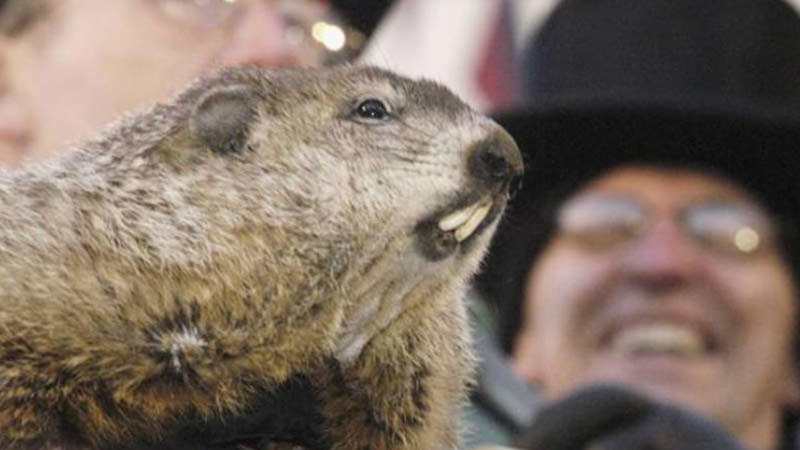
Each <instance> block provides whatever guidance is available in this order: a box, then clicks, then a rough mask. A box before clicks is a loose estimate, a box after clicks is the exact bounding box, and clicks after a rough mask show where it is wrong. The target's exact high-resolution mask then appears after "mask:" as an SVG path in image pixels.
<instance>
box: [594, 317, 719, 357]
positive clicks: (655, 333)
mask: <svg viewBox="0 0 800 450" xmlns="http://www.w3.org/2000/svg"><path fill="white" fill-rule="evenodd" d="M708 344H709V343H708V342H707V341H706V340H705V339H704V338H703V336H701V334H700V333H699V332H698V331H697V330H695V329H691V328H689V327H687V326H684V325H678V324H673V323H648V324H637V325H634V326H630V327H625V328H624V329H622V330H621V331H620V332H618V333H616V334H615V335H614V336H613V338H612V340H611V343H610V348H611V351H612V352H613V353H614V354H619V355H643V354H673V355H676V356H677V355H681V356H687V357H692V356H701V355H703V354H704V353H707V352H708V350H709V345H708Z"/></svg>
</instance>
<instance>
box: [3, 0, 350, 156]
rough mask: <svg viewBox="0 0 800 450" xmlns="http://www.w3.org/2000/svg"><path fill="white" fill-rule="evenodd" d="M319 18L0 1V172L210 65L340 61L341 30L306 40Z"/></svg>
mask: <svg viewBox="0 0 800 450" xmlns="http://www.w3.org/2000/svg"><path fill="white" fill-rule="evenodd" d="M331 16H332V12H331V5H330V4H329V2H328V1H323V0H113V1H108V0H5V1H0V165H10V166H14V165H17V164H19V163H20V162H21V161H23V160H33V159H39V158H41V157H42V156H45V155H47V154H49V153H52V152H54V151H57V150H59V149H60V148H62V147H64V146H65V145H66V144H68V143H69V142H70V141H74V140H76V139H79V138H82V137H85V136H87V135H89V134H91V133H92V132H94V131H96V130H97V129H98V128H99V127H101V126H102V125H104V124H105V123H107V122H109V121H111V120H112V119H114V118H115V117H117V116H118V115H120V114H122V113H124V112H126V111H130V110H132V109H136V108H140V107H142V106H144V105H147V104H149V103H152V102H155V101H158V100H161V99H163V98H165V97H166V96H168V95H170V94H171V93H172V92H174V91H176V90H177V89H178V88H180V87H181V86H182V85H184V84H186V83H188V82H189V81H190V80H192V79H194V78H195V77H197V76H199V75H201V74H202V73H204V72H207V71H209V70H212V69H215V68H218V67H221V66H229V65H239V64H257V65H261V66H264V67H286V66H319V65H322V64H323V63H325V62H327V61H329V60H331V59H342V58H344V59H346V58H347V57H348V56H352V52H353V51H355V49H352V48H350V47H348V48H345V49H344V51H341V50H342V49H341V47H344V46H345V45H346V43H345V42H343V39H344V38H345V36H344V34H343V31H342V28H339V31H338V34H337V32H336V28H335V27H328V28H325V27H324V26H323V30H322V31H323V32H322V33H321V34H322V35H321V34H320V32H319V30H320V29H319V28H317V32H316V33H312V29H314V25H315V24H318V23H320V22H322V21H324V20H329V18H330V17H331ZM323 23H325V24H327V22H323ZM331 33H333V35H334V36H333V41H340V42H330V39H331V36H329V35H331ZM325 39H328V40H327V41H326V40H325ZM362 43H363V38H362V39H361V41H360V42H358V44H359V45H361V44H362ZM324 44H327V45H328V47H326V46H325V45H324ZM342 54H344V55H346V56H344V57H343V56H341V55H342Z"/></svg>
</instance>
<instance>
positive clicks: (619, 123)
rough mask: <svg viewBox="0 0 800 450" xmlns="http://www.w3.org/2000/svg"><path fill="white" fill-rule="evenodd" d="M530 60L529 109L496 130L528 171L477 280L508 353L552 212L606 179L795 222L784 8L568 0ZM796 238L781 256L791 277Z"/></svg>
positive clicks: (767, 0) (793, 122) (777, 1)
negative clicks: (695, 177) (630, 170)
mask: <svg viewBox="0 0 800 450" xmlns="http://www.w3.org/2000/svg"><path fill="white" fill-rule="evenodd" d="M526 58H527V59H526V60H525V62H526V64H525V70H526V71H525V72H524V73H523V74H522V75H523V76H522V79H523V80H524V84H525V88H526V95H527V100H528V102H529V103H528V104H529V105H530V106H529V107H528V108H527V109H525V110H521V111H515V112H509V113H505V114H500V115H498V116H496V119H497V120H498V121H499V122H500V123H501V124H502V125H504V126H505V127H506V128H507V129H508V131H509V132H510V133H511V134H512V135H513V136H514V137H515V139H516V140H517V142H518V144H519V146H520V148H521V149H522V150H523V153H525V154H526V155H527V165H528V168H527V172H526V175H525V178H524V180H523V188H522V191H521V192H520V193H519V194H518V195H517V196H516V197H515V198H514V199H513V200H512V202H511V203H510V205H509V208H508V213H507V216H506V218H505V219H504V222H503V223H502V224H501V227H500V230H499V232H498V235H497V237H496V238H495V241H494V243H493V245H492V248H491V250H490V254H489V257H488V261H487V264H486V270H485V271H484V272H483V273H482V274H481V275H480V276H479V278H478V287H479V288H481V289H482V290H484V291H485V292H486V293H487V294H488V295H490V296H491V297H492V298H493V299H494V300H496V301H498V302H499V306H500V310H501V325H502V326H501V329H502V331H501V332H502V333H503V336H502V340H503V344H504V346H505V348H506V349H508V348H509V346H510V344H511V340H512V339H513V336H514V335H515V334H516V332H517V330H518V327H519V321H520V303H521V302H520V300H521V298H522V289H523V283H524V279H525V277H526V275H527V273H528V271H529V268H530V265H531V263H532V261H533V259H534V258H535V256H536V254H537V252H538V251H539V250H540V249H541V248H542V246H543V245H544V243H546V241H547V239H548V238H549V235H550V233H551V231H552V225H553V224H552V218H553V216H554V214H553V208H554V207H555V205H556V204H557V203H558V202H559V201H560V199H563V197H564V195H567V194H568V193H569V192H570V191H571V190H572V189H575V188H576V187H578V186H579V185H580V184H582V183H584V182H586V181H588V180H589V179H590V178H592V177H594V176H597V175H599V174H600V173H602V172H604V171H607V170H608V169H610V168H612V167H615V166H619V165H622V164H626V163H636V162H639V163H654V164H668V165H681V166H696V167H699V168H702V169H703V170H711V171H715V172H718V173H721V174H722V175H723V176H726V177H727V178H729V179H732V180H733V181H735V182H738V183H739V184H740V185H742V186H743V187H745V188H746V189H748V190H749V191H750V192H751V193H753V194H754V195H755V196H756V197H757V198H759V199H760V200H761V201H762V202H763V203H764V205H765V206H766V207H767V209H768V210H770V212H771V213H772V214H773V215H774V216H775V218H776V221H777V222H778V224H779V227H780V225H781V224H783V223H794V222H800V221H798V220H797V219H798V214H800V157H799V156H800V153H799V152H800V18H798V15H797V13H796V12H795V11H794V10H793V9H791V8H790V7H789V6H788V5H787V4H785V3H783V2H782V1H781V0H703V1H697V0H564V1H563V2H562V3H561V4H560V5H559V6H558V7H557V8H556V9H555V10H554V12H553V13H552V15H551V17H550V18H549V19H548V20H547V21H546V22H545V24H544V25H543V27H542V29H541V30H540V32H539V33H538V35H537V36H536V37H535V39H534V40H533V41H532V43H531V45H530V46H529V47H528V48H527V52H526ZM792 228H793V226H788V227H785V230H786V233H785V234H784V235H783V236H782V238H783V240H782V243H783V246H784V247H785V249H786V250H787V251H786V252H785V253H786V256H787V259H788V260H789V263H790V264H791V265H792V267H793V268H794V269H795V273H796V274H800V270H799V269H800V244H798V241H796V240H795V239H793V238H792V237H791V236H790V231H791V229H792ZM795 279H796V280H800V276H796V277H795Z"/></svg>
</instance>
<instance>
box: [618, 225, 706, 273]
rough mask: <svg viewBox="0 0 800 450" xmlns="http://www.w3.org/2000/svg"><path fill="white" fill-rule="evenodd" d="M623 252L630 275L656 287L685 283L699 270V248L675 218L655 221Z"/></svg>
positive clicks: (624, 264)
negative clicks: (690, 240) (689, 238)
mask: <svg viewBox="0 0 800 450" xmlns="http://www.w3.org/2000/svg"><path fill="white" fill-rule="evenodd" d="M623 251H624V254H623V256H622V261H621V264H622V267H623V269H624V271H625V273H626V275H628V276H629V277H631V278H633V279H635V280H637V281H638V282H641V283H644V284H647V285H649V286H650V287H653V288H668V287H670V286H673V285H676V284H680V283H683V282H685V281H686V280H688V279H689V278H691V277H692V276H693V274H695V273H696V270H697V261H698V257H699V254H698V253H697V249H696V248H695V247H694V245H693V243H692V242H689V240H688V238H687V236H686V235H685V234H684V233H683V232H682V231H681V229H680V227H679V226H678V224H677V223H676V222H675V221H673V220H662V221H659V222H657V223H654V224H653V225H652V226H651V227H649V229H648V230H647V231H646V232H645V233H644V234H643V235H642V236H641V237H640V238H639V239H636V240H635V241H634V242H631V244H630V246H629V247H628V248H626V249H625V250H623Z"/></svg>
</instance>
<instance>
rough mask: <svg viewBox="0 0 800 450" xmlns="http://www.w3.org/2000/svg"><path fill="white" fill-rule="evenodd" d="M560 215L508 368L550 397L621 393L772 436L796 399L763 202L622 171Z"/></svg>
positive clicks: (531, 285)
mask: <svg viewBox="0 0 800 450" xmlns="http://www.w3.org/2000/svg"><path fill="white" fill-rule="evenodd" d="M559 217H560V219H559V222H560V231H558V232H556V234H555V236H554V238H553V239H552V241H551V242H550V243H549V245H548V246H547V247H546V248H545V250H544V251H543V252H542V254H541V256H540V257H539V258H538V260H537V261H536V263H535V264H534V266H533V268H532V270H531V272H530V275H529V279H528V285H527V294H526V299H525V310H526V312H525V316H524V317H525V318H524V321H523V322H524V325H523V330H522V331H521V334H520V335H519V336H518V339H517V341H516V343H515V349H514V365H515V369H516V371H517V372H518V373H519V374H520V375H522V376H523V377H524V378H526V379H527V380H528V381H530V382H532V383H533V384H535V385H537V386H539V387H540V388H541V390H542V393H543V394H544V396H545V397H546V398H547V399H549V400H553V399H558V398H560V397H562V396H564V395H566V394H568V393H570V392H572V391H574V390H575V389H577V388H580V387H583V386H585V385H588V384H591V383H597V382H616V383H622V384H625V385H628V386H630V387H632V388H634V389H636V390H639V391H641V392H644V393H645V394H648V395H651V396H653V397H655V398H657V399H661V400H666V401H670V402H677V403H678V404H682V405H684V406H687V407H690V408H693V409H695V410H697V411H700V412H703V413H707V414H708V415H710V416H711V417H715V418H716V419H717V420H719V421H720V422H722V423H723V424H724V425H725V426H727V427H729V429H731V430H733V431H734V432H735V434H737V435H738V436H739V437H740V438H741V439H743V440H744V441H745V442H746V443H750V444H751V445H754V446H756V447H763V446H764V445H763V444H764V442H766V441H765V439H773V438H774V436H772V435H773V434H774V433H775V432H776V430H777V427H778V421H779V419H778V414H779V413H778V411H779V410H780V408H781V407H782V406H785V405H787V404H789V403H791V402H793V401H794V397H795V396H796V393H795V389H796V388H795V386H796V379H795V374H794V371H793V369H792V367H793V361H792V356H791V347H792V339H793V330H794V326H795V324H794V308H795V297H796V292H795V289H794V285H793V283H792V278H791V273H790V271H789V268H788V267H787V264H785V263H784V261H783V260H782V258H781V256H780V255H779V251H778V249H777V246H778V245H779V244H778V243H776V242H774V237H770V235H771V234H772V233H773V232H774V230H772V225H771V224H770V223H769V219H768V218H767V216H766V215H765V214H764V213H763V212H762V210H761V209H760V208H759V205H758V204H757V203H756V202H755V201H754V200H753V199H752V198H751V197H750V196H748V195H747V194H746V193H745V192H744V191H743V190H742V189H740V188H738V187H737V186H735V185H733V184H731V183H729V182H727V181H724V180H722V179H720V178H716V177H712V176H710V175H703V174H700V173H698V172H693V171H686V170H677V169H661V168H645V167H628V168H621V169H617V170H615V171H612V172H610V173H608V174H606V175H604V176H601V177H600V178H598V179H595V180H594V181H592V182H590V183H589V184H588V185H587V186H585V187H584V188H583V189H582V190H581V191H579V192H578V193H577V194H575V195H574V196H573V197H571V198H570V199H568V200H567V201H566V202H565V203H564V204H563V206H562V211H561V214H560V216H559ZM619 217H623V219H622V220H620V219H619ZM754 236H756V237H754ZM765 436H771V437H769V438H766V437H765Z"/></svg>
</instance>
